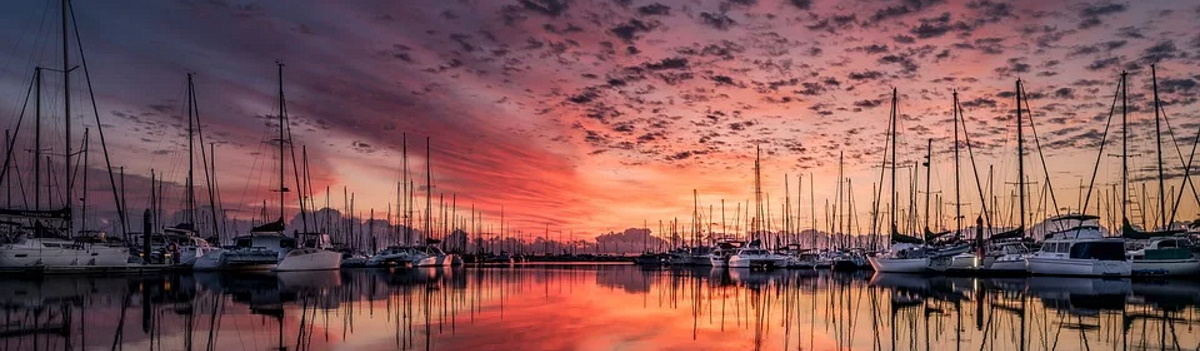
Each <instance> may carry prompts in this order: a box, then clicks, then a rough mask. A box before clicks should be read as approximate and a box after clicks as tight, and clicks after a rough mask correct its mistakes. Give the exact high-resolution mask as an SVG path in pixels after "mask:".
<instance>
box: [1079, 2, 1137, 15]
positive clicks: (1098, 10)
mask: <svg viewBox="0 0 1200 351" xmlns="http://www.w3.org/2000/svg"><path fill="white" fill-rule="evenodd" d="M1127 9H1128V7H1126V6H1125V4H1118V3H1105V4H1091V5H1088V6H1087V7H1084V8H1083V9H1081V10H1079V15H1080V16H1081V17H1096V16H1107V15H1111V14H1116V13H1120V12H1125V10H1127Z"/></svg>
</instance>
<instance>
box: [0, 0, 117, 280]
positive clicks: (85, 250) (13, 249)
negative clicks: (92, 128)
mask: <svg viewBox="0 0 1200 351" xmlns="http://www.w3.org/2000/svg"><path fill="white" fill-rule="evenodd" d="M69 5H70V2H69V1H62V7H61V11H62V12H61V14H62V17H61V18H62V22H61V25H62V31H61V34H62V49H63V50H62V67H61V69H53V70H52V71H54V72H57V73H59V74H62V86H61V88H60V90H58V91H59V93H60V94H62V96H61V97H60V99H61V100H62V101H63V110H62V111H61V114H62V115H63V116H73V114H72V111H71V102H72V98H71V93H72V90H73V89H72V86H71V75H72V71H74V70H75V69H74V68H72V67H71V66H72V63H71V60H70V56H71V55H70V51H69V47H70V45H69V42H70V33H71V32H72V31H71V30H69V23H71V22H70V21H71V19H72V18H70V16H71V14H70V10H69ZM81 64H82V66H81V67H82V68H83V71H84V72H86V71H87V64H86V62H81ZM47 70H51V69H48V68H43V67H40V66H39V67H36V68H35V69H34V76H33V80H32V81H31V82H30V90H29V91H30V92H31V94H33V95H35V97H33V100H34V104H36V105H35V106H37V108H36V109H35V111H36V112H35V113H36V114H37V118H36V119H35V120H36V123H37V125H36V127H35V128H34V130H35V133H34V134H35V135H34V145H32V149H33V155H32V160H33V163H34V167H33V175H32V178H33V179H32V182H33V183H34V184H33V189H32V194H33V197H34V200H33V204H26V206H27V207H25V208H3V209H0V226H3V227H4V228H0V230H2V233H0V234H3V237H0V270H19V271H23V272H27V271H30V270H47V271H57V270H109V269H123V268H128V267H130V266H131V264H130V263H129V262H130V256H129V249H128V248H126V247H124V245H120V244H110V243H109V242H107V240H99V241H96V240H92V239H94V238H86V237H82V236H76V237H71V233H73V232H74V228H73V227H74V223H73V219H74V216H75V215H77V213H75V211H74V208H73V203H74V201H75V199H76V196H79V195H80V194H79V192H76V191H75V184H76V182H75V178H74V176H73V174H74V173H75V172H60V174H62V175H63V179H61V180H51V179H49V177H46V179H43V177H44V175H45V174H49V173H51V172H46V173H43V170H45V169H49V168H50V167H51V166H52V165H43V164H42V162H47V161H49V159H50V158H49V157H48V155H47V154H46V152H47V151H50V152H53V153H54V154H57V155H62V157H63V161H62V163H60V164H58V166H59V167H60V168H61V169H72V168H76V167H80V166H82V167H83V168H86V167H87V165H86V163H87V162H86V161H84V162H75V161H78V160H74V161H73V160H72V158H73V157H74V155H75V151H74V150H72V149H73V144H74V143H77V142H79V141H78V140H75V139H74V138H73V137H72V134H71V129H72V125H73V124H74V123H73V122H72V121H71V119H69V118H64V120H63V121H62V125H63V134H64V135H63V136H62V137H58V138H56V140H58V141H61V142H62V143H63V144H62V145H63V148H62V149H51V148H48V146H49V145H42V141H41V140H42V131H41V129H42V106H43V101H42V91H43V88H42V80H43V77H42V75H43V72H45V71H47ZM75 74H78V73H75ZM88 86H90V83H89V84H88ZM87 139H88V137H87V133H86V131H85V133H84V138H83V143H84V145H85V146H84V149H83V150H79V151H81V152H84V155H86V150H87V146H88V145H89V143H88V140H87ZM15 140H16V139H15V138H14V139H13V141H12V142H10V143H9V144H8V145H5V148H6V149H7V153H6V155H5V159H4V167H3V171H2V173H0V182H8V183H9V184H12V183H14V182H16V183H18V184H19V182H21V180H20V179H18V178H17V177H16V176H13V174H12V172H10V170H11V169H13V168H15V167H12V166H11V165H12V163H13V161H14V151H15V150H17V149H18V148H20V147H19V146H16V147H14V146H15ZM106 155H107V154H106ZM85 157H86V156H85ZM81 163H82V164H81ZM110 172H111V169H110ZM83 174H84V177H85V178H84V181H83V182H82V183H83V184H84V189H83V190H82V191H81V193H83V196H84V199H85V200H84V206H83V207H82V208H84V209H85V211H86V203H87V202H86V193H87V189H86V187H87V178H86V174H87V172H86V171H84V172H83ZM110 175H111V173H110ZM46 181H49V182H46ZM50 184H59V185H61V186H62V187H63V189H57V190H56V191H51V190H50V189H47V187H48V186H49V185H50ZM110 185H112V186H113V188H116V184H115V183H114V184H110ZM10 189H11V187H10ZM55 193H57V194H60V196H61V198H59V197H56V196H52V195H53V194H55ZM56 198H59V199H64V200H60V203H58V204H53V203H52V202H53V201H54V199H56ZM114 198H115V196H114ZM43 201H45V202H43ZM81 217H83V225H84V226H86V225H87V215H86V212H84V213H83V215H82V216H81Z"/></svg>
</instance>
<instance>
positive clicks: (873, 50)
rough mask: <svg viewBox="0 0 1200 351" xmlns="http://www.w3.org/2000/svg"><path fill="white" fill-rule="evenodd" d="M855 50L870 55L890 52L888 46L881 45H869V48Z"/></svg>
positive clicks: (861, 47)
mask: <svg viewBox="0 0 1200 351" xmlns="http://www.w3.org/2000/svg"><path fill="white" fill-rule="evenodd" d="M853 50H855V51H862V52H865V53H868V54H881V53H885V52H888V46H887V45H879V44H871V45H867V46H860V47H857V48H854V49H853Z"/></svg>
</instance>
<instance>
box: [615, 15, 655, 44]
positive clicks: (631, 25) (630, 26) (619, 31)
mask: <svg viewBox="0 0 1200 351" xmlns="http://www.w3.org/2000/svg"><path fill="white" fill-rule="evenodd" d="M656 27H658V22H650V23H646V22H642V21H641V20H638V19H631V20H629V22H626V23H623V24H621V25H619V26H616V27H613V28H612V29H610V30H609V31H610V32H612V33H613V34H614V35H616V36H617V37H618V38H621V39H624V40H626V41H633V40H634V39H636V38H637V36H638V33H644V32H649V31H651V30H653V29H654V28H656Z"/></svg>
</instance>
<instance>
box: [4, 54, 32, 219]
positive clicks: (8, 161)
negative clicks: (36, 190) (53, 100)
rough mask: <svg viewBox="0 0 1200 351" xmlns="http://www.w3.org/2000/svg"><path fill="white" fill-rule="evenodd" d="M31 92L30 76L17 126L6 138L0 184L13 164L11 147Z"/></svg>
mask: <svg viewBox="0 0 1200 351" xmlns="http://www.w3.org/2000/svg"><path fill="white" fill-rule="evenodd" d="M34 74H36V73H34ZM31 77H32V76H31ZM32 93H33V79H32V78H30V80H29V86H28V88H26V89H25V102H24V103H22V104H21V113H20V114H19V115H17V127H16V128H15V129H14V130H13V134H12V138H10V139H9V140H7V141H8V145H6V147H5V152H4V168H3V169H0V184H3V183H4V182H5V180H7V179H8V169H9V168H10V167H12V166H14V165H13V162H12V158H13V147H14V146H16V144H17V135H19V134H20V133H21V122H22V121H24V120H25V111H26V110H27V109H28V107H29V98H30V96H32ZM14 168H15V167H14ZM20 179H21V178H20V177H19V176H18V178H17V184H21V182H20ZM22 186H23V185H22ZM22 198H24V194H23V192H22ZM25 202H26V204H25V205H26V206H28V205H29V204H28V202H29V200H27V199H26V200H25Z"/></svg>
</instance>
